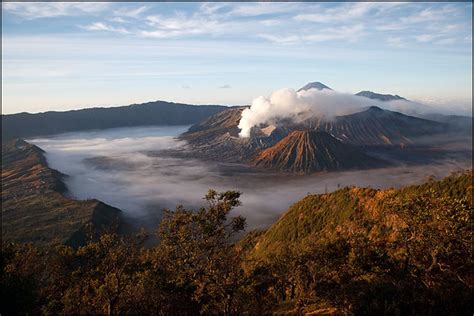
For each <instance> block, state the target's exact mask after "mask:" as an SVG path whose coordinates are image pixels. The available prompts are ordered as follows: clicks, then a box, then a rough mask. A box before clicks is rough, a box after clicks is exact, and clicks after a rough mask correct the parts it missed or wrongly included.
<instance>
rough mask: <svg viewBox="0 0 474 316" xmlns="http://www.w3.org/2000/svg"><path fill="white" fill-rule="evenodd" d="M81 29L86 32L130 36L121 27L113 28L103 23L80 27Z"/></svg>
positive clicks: (128, 32)
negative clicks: (103, 32) (106, 32)
mask: <svg viewBox="0 0 474 316" xmlns="http://www.w3.org/2000/svg"><path fill="white" fill-rule="evenodd" d="M81 28H83V29H85V30H88V31H108V32H115V33H120V34H130V31H128V30H126V29H125V28H123V27H114V26H111V25H108V24H106V23H103V22H95V23H92V24H90V25H85V26H81Z"/></svg>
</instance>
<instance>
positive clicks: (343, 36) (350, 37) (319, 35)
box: [258, 24, 364, 44]
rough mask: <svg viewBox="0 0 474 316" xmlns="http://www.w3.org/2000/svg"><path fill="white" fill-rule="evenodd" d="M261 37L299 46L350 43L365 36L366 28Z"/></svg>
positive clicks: (331, 29) (333, 29)
mask: <svg viewBox="0 0 474 316" xmlns="http://www.w3.org/2000/svg"><path fill="white" fill-rule="evenodd" d="M258 36H259V37H261V38H263V39H266V40H268V41H270V42H274V43H277V44H297V43H311V42H312V43H318V42H327V41H336V40H346V41H350V42H354V41H357V40H358V39H359V38H360V37H362V36H364V26H363V25H361V24H359V25H354V26H351V27H349V26H342V27H338V28H326V29H322V30H319V31H318V32H316V33H313V34H303V35H302V34H289V35H273V34H258Z"/></svg>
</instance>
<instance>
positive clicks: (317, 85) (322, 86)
mask: <svg viewBox="0 0 474 316" xmlns="http://www.w3.org/2000/svg"><path fill="white" fill-rule="evenodd" d="M309 89H317V90H324V89H328V90H332V89H331V88H329V87H328V86H326V85H325V84H323V83H321V82H318V81H316V82H310V83H307V84H306V85H305V86H304V87H302V88H300V89H298V92H300V91H305V90H309Z"/></svg>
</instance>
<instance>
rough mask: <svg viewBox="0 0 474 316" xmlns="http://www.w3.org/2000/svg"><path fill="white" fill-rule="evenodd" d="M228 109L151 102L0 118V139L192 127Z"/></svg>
mask: <svg viewBox="0 0 474 316" xmlns="http://www.w3.org/2000/svg"><path fill="white" fill-rule="evenodd" d="M225 109H227V107H225V106H220V105H190V104H182V103H172V102H165V101H153V102H148V103H143V104H132V105H128V106H119V107H111V108H91V109H82V110H72V111H65V112H44V113H37V114H30V113H18V114H9V115H2V139H3V140H8V139H13V138H19V137H22V138H27V137H33V136H40V135H51V134H59V133H65V132H73V131H82V130H89V129H103V128H112V127H127V126H142V125H143V126H144V125H187V124H194V123H197V122H199V121H202V120H204V119H206V118H207V117H209V116H211V115H214V114H216V113H218V112H220V111H222V110H225Z"/></svg>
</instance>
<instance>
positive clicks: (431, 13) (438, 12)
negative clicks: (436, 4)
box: [400, 6, 458, 24]
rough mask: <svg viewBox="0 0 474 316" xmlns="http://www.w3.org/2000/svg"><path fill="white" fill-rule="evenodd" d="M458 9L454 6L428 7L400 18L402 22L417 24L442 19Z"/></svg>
mask: <svg viewBox="0 0 474 316" xmlns="http://www.w3.org/2000/svg"><path fill="white" fill-rule="evenodd" d="M457 12H458V10H457V9H456V8H455V7H452V6H443V7H442V8H439V9H437V8H426V9H423V10H422V11H420V12H417V13H414V14H412V15H409V16H403V17H401V18H400V22H401V23H407V24H415V23H424V22H430V21H441V20H445V19H446V18H447V17H449V16H451V15H453V14H455V13H457Z"/></svg>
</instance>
